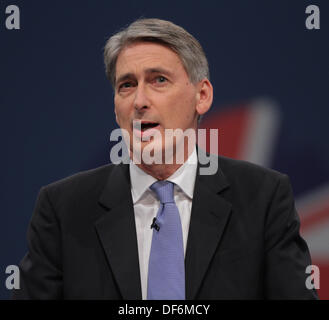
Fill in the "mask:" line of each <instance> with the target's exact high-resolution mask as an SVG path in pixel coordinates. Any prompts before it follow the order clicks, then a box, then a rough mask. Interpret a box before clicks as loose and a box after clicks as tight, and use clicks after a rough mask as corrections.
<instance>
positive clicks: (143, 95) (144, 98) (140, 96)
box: [134, 84, 150, 111]
mask: <svg viewBox="0 0 329 320" xmlns="http://www.w3.org/2000/svg"><path fill="white" fill-rule="evenodd" d="M149 107H150V100H149V98H148V95H147V92H146V88H145V86H144V85H143V84H138V86H137V88H136V91H135V99H134V108H135V109H136V110H137V111H142V110H144V109H148V108H149Z"/></svg>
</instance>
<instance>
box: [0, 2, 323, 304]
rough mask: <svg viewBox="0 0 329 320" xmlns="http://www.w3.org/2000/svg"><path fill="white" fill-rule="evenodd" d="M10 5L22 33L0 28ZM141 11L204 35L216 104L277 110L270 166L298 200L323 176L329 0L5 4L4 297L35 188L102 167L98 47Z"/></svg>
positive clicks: (0, 264) (1, 93)
mask: <svg viewBox="0 0 329 320" xmlns="http://www.w3.org/2000/svg"><path fill="white" fill-rule="evenodd" d="M10 4H15V5H17V6H19V8H20V13H21V29H20V30H10V31H9V30H7V29H6V28H5V18H6V14H5V8H6V7H7V5H10ZM309 4H316V5H318V6H319V8H320V12H321V20H320V21H321V29H320V30H307V29H306V27H305V19H306V14H305V8H306V7H307V5H309ZM139 17H147V18H149V17H157V18H162V19H167V20H171V21H173V22H175V23H177V24H179V25H181V26H183V27H184V28H186V29H187V30H188V31H189V32H190V33H192V34H193V35H194V36H195V37H196V38H197V39H198V40H199V41H200V43H201V44H202V46H203V47H204V50H205V52H206V54H207V57H208V60H209V65H210V73H211V80H212V83H213V85H214V90H215V99H214V104H213V107H214V109H215V110H216V109H217V110H218V109H219V108H221V107H223V106H229V105H234V104H235V103H238V102H240V101H246V100H248V99H252V98H254V97H259V96H268V97H271V98H273V99H274V100H275V101H276V102H277V103H278V104H279V105H280V108H281V110H280V111H281V112H282V113H283V115H284V117H283V121H282V124H281V130H280V139H279V143H278V144H277V145H276V148H275V158H274V160H273V167H274V168H275V169H277V170H280V171H283V172H286V173H288V174H289V175H290V177H291V180H292V183H293V187H294V191H295V193H296V195H298V194H301V193H303V192H305V191H307V190H308V189H311V188H313V187H315V186H317V185H321V184H322V183H325V182H328V181H329V142H328V138H329V126H328V124H327V123H328V118H329V79H328V77H329V68H328V66H329V1H301V0H300V1H298V0H296V1H283V0H281V1H253V0H248V1H232V0H230V1H220V0H218V1H207V0H204V1H190V0H189V1H187V0H184V1H183V0H181V1H143V0H141V1H109V0H108V1H91V0H89V1H86V0H84V1H81V0H80V1H63V0H57V1H41V0H31V1H19V0H12V1H1V2H0V108H1V117H0V130H1V131H0V145H1V157H0V167H1V170H0V181H1V184H0V203H1V222H0V298H2V299H5V298H7V297H8V294H9V292H8V290H7V289H6V288H5V286H4V282H5V278H6V274H5V268H6V266H7V265H10V264H18V263H19V261H20V259H21V258H22V257H23V255H24V254H25V252H26V250H27V246H26V230H27V226H28V222H29V220H30V217H31V214H32V211H33V207H34V204H35V200H36V196H37V193H38V191H39V189H40V187H41V186H43V185H46V184H48V183H51V182H53V181H55V180H58V179H60V178H63V177H66V176H68V175H71V174H73V173H75V172H78V171H81V170H85V169H89V168H93V167H96V166H98V165H101V164H105V163H108V162H109V148H110V142H109V135H110V132H111V130H112V129H113V128H115V127H116V123H115V120H114V113H113V93H112V89H111V86H110V84H109V82H108V81H107V79H106V77H105V73H104V66H103V47H104V44H105V41H106V40H107V38H108V37H109V36H110V35H111V34H113V33H114V32H116V31H118V30H119V29H120V28H121V27H123V26H125V25H127V24H129V23H130V22H132V21H134V20H135V19H137V18H139ZM311 167H312V170H310V168H311Z"/></svg>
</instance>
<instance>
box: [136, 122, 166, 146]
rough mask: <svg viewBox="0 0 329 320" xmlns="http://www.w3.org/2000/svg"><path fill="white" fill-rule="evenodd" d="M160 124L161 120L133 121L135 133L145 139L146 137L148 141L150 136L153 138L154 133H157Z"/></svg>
mask: <svg viewBox="0 0 329 320" xmlns="http://www.w3.org/2000/svg"><path fill="white" fill-rule="evenodd" d="M159 126H160V124H159V122H153V121H144V120H135V121H134V122H133V131H134V135H135V136H136V137H138V138H141V139H142V140H143V141H144V139H146V140H147V141H148V139H149V138H151V139H152V137H153V135H155V134H156V133H157V130H159Z"/></svg>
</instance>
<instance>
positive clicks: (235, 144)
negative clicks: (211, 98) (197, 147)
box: [200, 106, 249, 159]
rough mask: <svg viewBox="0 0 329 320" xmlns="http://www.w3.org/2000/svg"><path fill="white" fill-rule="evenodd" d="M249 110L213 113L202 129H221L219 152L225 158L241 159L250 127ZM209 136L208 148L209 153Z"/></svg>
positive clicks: (242, 108) (236, 109) (204, 122)
mask: <svg viewBox="0 0 329 320" xmlns="http://www.w3.org/2000/svg"><path fill="white" fill-rule="evenodd" d="M248 118H249V110H248V108H246V107H245V106H241V107H238V108H235V109H233V110H232V109H229V110H227V111H226V110H224V111H219V112H215V113H212V114H211V115H210V117H208V118H205V119H204V120H203V121H202V123H201V126H200V128H204V129H206V128H207V129H208V128H209V129H219V135H218V136H219V139H218V140H219V141H218V150H219V153H220V154H221V155H223V156H226V157H230V158H234V159H239V157H240V150H241V149H242V145H243V143H244V137H245V132H246V129H247V126H248ZM209 145H210V144H209V135H208V134H207V148H206V150H207V151H208V152H209Z"/></svg>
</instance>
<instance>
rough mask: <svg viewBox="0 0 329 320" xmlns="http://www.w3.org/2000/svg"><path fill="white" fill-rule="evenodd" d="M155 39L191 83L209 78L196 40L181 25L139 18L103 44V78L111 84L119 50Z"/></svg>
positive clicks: (203, 57) (113, 83)
mask: <svg viewBox="0 0 329 320" xmlns="http://www.w3.org/2000/svg"><path fill="white" fill-rule="evenodd" d="M142 41H147V42H155V43H160V44H163V45H164V46H167V47H169V48H170V49H171V50H173V51H174V52H175V53H176V54H177V55H178V56H179V57H180V59H181V61H182V64H183V66H184V68H185V71H186V72H187V75H188V76H189V79H190V81H191V82H192V83H197V82H199V81H201V80H202V79H204V78H207V79H209V68H208V62H207V58H206V56H205V53H204V51H203V49H202V47H201V45H200V43H199V42H198V41H197V40H196V39H195V38H194V37H193V36H192V35H191V34H190V33H188V32H187V31H186V30H184V29H183V28H182V27H180V26H177V25H175V24H174V23H172V22H170V21H166V20H160V19H139V20H136V21H135V22H133V23H132V24H130V25H129V26H128V27H127V28H125V29H123V30H122V31H120V32H118V33H116V34H114V35H113V36H112V37H111V38H110V39H109V40H108V41H107V42H106V45H105V49H104V62H105V68H106V75H107V78H108V79H109V80H110V82H111V84H112V86H113V88H114V87H115V81H116V79H115V74H116V69H115V67H116V62H117V59H118V56H119V54H120V52H121V51H122V50H123V49H124V48H125V47H126V46H128V45H129V44H132V43H136V42H142Z"/></svg>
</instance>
